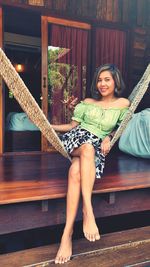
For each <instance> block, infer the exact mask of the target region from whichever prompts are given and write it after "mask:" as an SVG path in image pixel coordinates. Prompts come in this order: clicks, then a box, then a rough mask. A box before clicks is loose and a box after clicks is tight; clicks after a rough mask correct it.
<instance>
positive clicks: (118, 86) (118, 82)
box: [91, 64, 125, 99]
mask: <svg viewBox="0 0 150 267" xmlns="http://www.w3.org/2000/svg"><path fill="white" fill-rule="evenodd" d="M103 71H109V72H110V73H111V75H112V77H113V79H114V82H115V96H116V97H119V96H121V95H122V93H123V91H124V89H125V84H124V81H123V78H122V75H121V72H120V70H119V69H118V68H117V67H116V66H115V65H114V64H104V65H101V66H100V67H98V68H97V69H96V71H95V74H94V77H93V81H92V85H91V96H92V98H94V99H100V98H101V95H100V93H99V91H98V90H97V82H98V79H99V75H100V74H101V73H102V72H103Z"/></svg>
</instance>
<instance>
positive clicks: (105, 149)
mask: <svg viewBox="0 0 150 267" xmlns="http://www.w3.org/2000/svg"><path fill="white" fill-rule="evenodd" d="M109 151H110V144H103V143H102V144H101V153H102V154H103V155H104V156H106V155H107V154H108V153H109Z"/></svg>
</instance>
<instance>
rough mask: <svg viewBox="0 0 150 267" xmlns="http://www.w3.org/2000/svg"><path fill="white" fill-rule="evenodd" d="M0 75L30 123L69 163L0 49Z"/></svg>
mask: <svg viewBox="0 0 150 267" xmlns="http://www.w3.org/2000/svg"><path fill="white" fill-rule="evenodd" d="M0 75H1V76H2V78H3V79H4V81H5V83H6V84H7V86H8V88H9V90H10V91H11V92H12V93H13V95H14V97H15V99H16V100H17V101H18V103H19V104H20V106H21V107H22V109H23V110H24V111H25V112H26V113H27V115H28V117H29V118H30V119H31V121H32V122H33V123H34V124H35V125H36V126H37V127H38V128H39V129H40V131H41V132H42V134H43V136H44V137H45V138H47V140H48V141H49V142H50V143H51V144H52V146H54V148H55V149H56V150H57V151H59V152H60V153H61V154H62V155H63V156H64V157H67V158H68V159H69V160H70V161H71V158H70V156H69V155H68V153H67V152H66V150H65V148H64V146H63V144H62V142H61V140H60V139H59V137H58V135H57V134H56V132H55V131H54V129H53V128H52V126H51V125H50V123H49V121H48V120H47V118H46V116H45V115H44V113H43V111H42V110H41V109H40V107H39V105H38V104H37V102H36V101H35V99H34V98H33V96H32V94H31V93H30V91H29V90H28V88H27V87H26V85H25V83H24V82H23V80H22V79H21V78H20V76H19V74H18V73H17V72H16V70H15V68H14V67H13V65H12V64H11V62H10V60H9V59H8V58H7V56H6V55H5V53H4V52H3V50H2V49H1V48H0Z"/></svg>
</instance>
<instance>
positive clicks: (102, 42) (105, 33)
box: [95, 28, 127, 76]
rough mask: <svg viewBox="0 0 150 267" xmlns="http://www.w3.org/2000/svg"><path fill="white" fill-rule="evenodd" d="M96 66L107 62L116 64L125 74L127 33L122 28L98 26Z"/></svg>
mask: <svg viewBox="0 0 150 267" xmlns="http://www.w3.org/2000/svg"><path fill="white" fill-rule="evenodd" d="M95 38H96V41H95V43H96V52H95V53H96V54H95V64H96V67H98V66H100V65H101V64H105V63H113V64H115V65H116V66H117V67H118V68H119V69H120V71H121V72H122V74H123V76H126V73H125V62H126V43H127V33H126V32H125V31H121V30H115V29H107V28H96V37H95Z"/></svg>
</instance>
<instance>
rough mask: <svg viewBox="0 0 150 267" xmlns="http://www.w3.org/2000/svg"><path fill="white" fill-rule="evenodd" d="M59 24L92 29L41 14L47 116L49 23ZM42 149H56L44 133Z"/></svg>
mask: <svg viewBox="0 0 150 267" xmlns="http://www.w3.org/2000/svg"><path fill="white" fill-rule="evenodd" d="M49 23H52V24H57V25H63V26H68V27H75V28H80V29H85V30H91V24H88V23H83V22H79V21H72V20H67V19H60V18H55V17H50V16H41V56H42V73H41V75H42V79H41V93H42V110H43V112H44V114H45V116H46V117H48V101H47V99H48V71H47V70H48V60H47V57H48V49H47V48H48V24H49ZM41 150H42V151H45V152H46V151H55V150H54V148H53V147H49V146H48V141H47V139H46V138H45V137H44V136H43V135H42V137H41Z"/></svg>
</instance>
